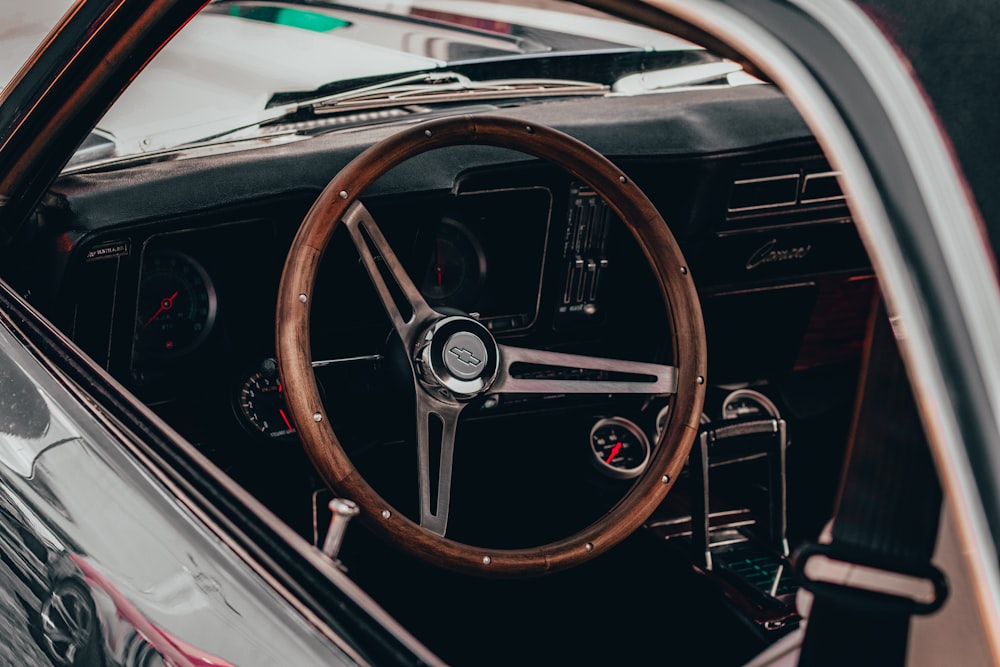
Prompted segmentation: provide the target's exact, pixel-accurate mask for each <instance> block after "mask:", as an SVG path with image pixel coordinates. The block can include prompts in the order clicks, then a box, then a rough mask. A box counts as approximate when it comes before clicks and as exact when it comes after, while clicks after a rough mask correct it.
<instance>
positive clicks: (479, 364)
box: [415, 316, 500, 399]
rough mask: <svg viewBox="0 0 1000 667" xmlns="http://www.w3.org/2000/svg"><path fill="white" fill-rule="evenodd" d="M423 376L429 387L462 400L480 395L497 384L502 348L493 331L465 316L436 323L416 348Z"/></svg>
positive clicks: (425, 383) (448, 318) (417, 359)
mask: <svg viewBox="0 0 1000 667" xmlns="http://www.w3.org/2000/svg"><path fill="white" fill-rule="evenodd" d="M415 356H416V361H417V367H418V368H419V369H420V377H421V380H422V381H423V383H424V386H426V387H427V388H428V389H431V390H438V393H442V392H441V390H445V391H446V392H447V393H448V394H449V395H450V396H452V397H454V398H458V399H469V398H473V397H475V396H479V395H480V394H482V393H483V392H485V391H486V390H487V389H489V387H490V385H491V384H493V381H494V380H495V379H496V376H497V369H498V368H499V360H500V348H499V346H498V345H497V343H496V341H495V340H494V339H493V335H492V334H491V333H490V332H489V330H488V329H487V328H486V327H484V326H483V325H482V324H480V323H479V322H477V321H476V320H474V319H472V318H469V317H464V316H452V317H445V318H443V319H440V320H438V321H437V322H435V323H434V324H432V325H431V326H430V327H429V328H428V329H427V331H426V332H425V333H424V335H423V336H422V337H421V341H420V345H418V346H417V350H416V355H415Z"/></svg>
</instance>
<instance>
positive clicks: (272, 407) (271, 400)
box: [236, 359, 295, 438]
mask: <svg viewBox="0 0 1000 667" xmlns="http://www.w3.org/2000/svg"><path fill="white" fill-rule="evenodd" d="M236 403H237V406H238V408H239V414H240V415H242V416H243V417H244V420H243V421H244V425H245V426H247V427H248V428H249V429H250V430H251V431H252V432H254V433H259V434H262V435H265V436H267V437H268V438H284V437H287V436H291V435H294V434H295V427H294V426H293V425H292V421H291V418H290V417H289V416H288V408H287V406H286V405H285V396H284V386H283V385H282V383H281V380H280V379H279V378H278V363H277V361H275V360H274V359H265V360H264V361H263V362H262V363H261V365H260V368H258V369H257V370H256V371H255V372H254V373H252V374H251V375H250V376H249V377H248V378H246V379H245V380H243V384H241V385H240V390H239V393H238V394H237V396H236Z"/></svg>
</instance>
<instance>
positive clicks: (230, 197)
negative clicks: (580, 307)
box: [53, 85, 810, 231]
mask: <svg viewBox="0 0 1000 667" xmlns="http://www.w3.org/2000/svg"><path fill="white" fill-rule="evenodd" d="M496 113H497V114H498V115H505V116H511V117H516V118H527V119H531V120H533V121H535V122H539V123H544V124H549V125H551V126H553V127H555V128H557V129H560V130H563V131H564V132H567V133H569V134H571V135H573V136H575V137H576V138H578V139H580V140H582V141H584V142H585V143H588V144H590V145H591V146H593V147H594V148H595V149H597V150H598V151H599V152H601V153H603V154H605V155H607V156H609V157H611V158H612V159H615V158H617V157H629V158H636V157H643V156H647V157H654V156H689V155H710V154H713V153H724V152H732V151H743V150H749V149H751V148H754V147H762V146H768V145H772V144H780V143H783V142H789V141H797V140H803V139H808V138H809V137H810V134H809V131H808V130H807V128H806V126H805V124H804V123H803V122H802V120H801V119H800V117H799V115H798V113H797V112H796V111H795V109H794V108H793V107H792V105H791V104H790V103H789V102H788V100H787V99H786V98H785V97H784V96H783V95H781V94H780V93H779V92H778V91H777V90H776V89H774V88H773V87H771V86H765V85H759V86H744V87H738V88H731V89H722V90H705V91H694V92H686V93H685V94H684V95H676V96H675V95H672V94H670V93H658V94H649V95H646V96H642V97H629V98H616V97H609V98H602V99H589V98H588V99H586V100H569V101H563V102H559V103H549V104H535V105H532V106H530V107H516V108H511V109H500V110H498V111H497V112H496ZM397 129H398V126H396V125H385V126H375V127H371V128H367V129H357V130H352V131H350V132H330V133H328V134H324V135H319V136H316V137H314V138H312V139H308V140H304V141H300V142H291V143H288V144H285V145H281V146H270V147H267V148H260V149H252V150H247V151H235V152H230V153H225V154H221V155H206V156H202V157H186V158H185V157H178V158H176V159H171V160H163V161H160V162H150V163H146V164H138V165H136V166H131V167H122V168H119V169H117V170H114V171H104V172H93V173H80V174H76V175H71V176H65V177H63V178H62V179H60V180H59V181H58V182H57V183H56V185H55V186H54V187H53V190H54V191H55V192H58V193H59V194H61V195H64V196H65V197H66V200H67V201H68V203H69V207H70V210H71V211H72V224H73V225H74V226H75V227H76V228H77V229H79V230H82V231H99V230H102V229H108V228H112V227H115V226H119V225H123V224H127V223H135V222H139V221H141V220H155V219H161V218H167V217H172V216H178V215H182V214H183V215H188V214H191V213H196V212H204V211H212V210H217V209H220V208H225V207H229V206H234V205H238V204H241V203H246V202H252V201H261V200H266V199H269V198H273V197H277V196H279V195H288V194H290V193H294V192H300V193H301V192H315V193H316V194H318V193H319V191H320V190H321V189H322V188H323V186H324V185H325V184H326V183H327V182H329V180H330V179H331V178H332V177H333V176H334V175H335V174H336V173H337V172H338V171H339V170H340V169H341V168H342V167H343V166H344V165H346V164H347V163H348V162H349V161H350V160H351V159H352V158H353V157H354V156H355V155H357V154H358V153H360V152H361V151H362V150H364V149H365V148H367V147H368V146H369V145H370V144H372V143H374V142H376V141H378V140H380V139H382V138H384V137H386V136H388V135H390V134H392V133H394V132H396V131H397ZM446 151H447V152H446V154H434V155H424V156H421V157H418V158H416V159H414V160H411V161H409V162H407V163H406V164H404V165H401V166H400V167H398V168H397V169H394V170H393V171H392V172H391V173H390V174H388V175H387V176H386V177H385V178H383V179H382V180H380V181H379V183H377V184H375V185H374V186H373V188H372V189H371V191H370V192H371V194H373V195H381V194H393V193H401V192H407V193H415V192H420V191H427V192H433V191H448V190H451V189H452V187H453V186H454V182H455V178H456V175H459V174H462V173H463V172H466V171H468V170H470V169H474V168H477V167H491V166H501V165H503V164H516V163H517V162H524V161H527V160H529V158H528V157H527V156H524V155H522V154H519V153H514V152H511V151H508V150H501V149H495V148H489V147H481V146H480V147H477V146H463V147H456V148H449V149H446ZM663 187H664V188H669V187H670V183H669V182H665V183H663Z"/></svg>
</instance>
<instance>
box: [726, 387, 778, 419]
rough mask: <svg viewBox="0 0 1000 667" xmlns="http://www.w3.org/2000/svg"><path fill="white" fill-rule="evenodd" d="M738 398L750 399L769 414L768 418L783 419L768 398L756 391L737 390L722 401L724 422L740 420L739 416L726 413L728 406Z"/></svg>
mask: <svg viewBox="0 0 1000 667" xmlns="http://www.w3.org/2000/svg"><path fill="white" fill-rule="evenodd" d="M738 398H744V399H749V400H752V401H754V402H755V403H757V404H758V405H760V407H761V408H763V410H764V412H766V413H767V418H770V419H781V413H780V412H779V411H778V407H777V406H776V405H775V404H774V402H773V401H772V400H771V399H769V398H768V397H767V396H765V395H764V394H762V393H760V392H759V391H757V390H755V389H737V390H736V391H732V392H730V393H729V394H727V395H726V397H725V398H724V399H722V403H721V404H720V407H719V410H720V416H721V417H722V420H723V421H731V420H734V419H739V418H740V416H739V415H728V414H727V413H726V406H727V405H729V403H730V402H732V401H734V400H736V399H738Z"/></svg>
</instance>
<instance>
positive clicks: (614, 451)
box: [604, 442, 622, 463]
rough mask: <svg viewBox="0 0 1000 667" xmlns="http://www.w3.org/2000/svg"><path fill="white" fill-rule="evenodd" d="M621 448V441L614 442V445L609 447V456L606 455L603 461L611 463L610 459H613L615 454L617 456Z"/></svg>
mask: <svg viewBox="0 0 1000 667" xmlns="http://www.w3.org/2000/svg"><path fill="white" fill-rule="evenodd" d="M621 450H622V443H621V442H616V443H615V446H614V447H613V448H612V449H611V454H610V456H608V458H607V459H606V460H605V461H604V462H605V463H611V461H612V460H613V459H614V458H615V457H616V456H618V452H620V451H621Z"/></svg>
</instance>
